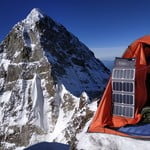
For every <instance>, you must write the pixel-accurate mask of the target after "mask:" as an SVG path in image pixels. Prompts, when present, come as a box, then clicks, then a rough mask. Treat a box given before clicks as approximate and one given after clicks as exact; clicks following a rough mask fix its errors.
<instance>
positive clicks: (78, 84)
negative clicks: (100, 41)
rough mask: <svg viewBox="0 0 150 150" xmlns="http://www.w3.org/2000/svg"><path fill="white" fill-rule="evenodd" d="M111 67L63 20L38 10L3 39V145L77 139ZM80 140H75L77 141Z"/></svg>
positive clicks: (0, 97) (0, 136)
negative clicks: (54, 19)
mask: <svg viewBox="0 0 150 150" xmlns="http://www.w3.org/2000/svg"><path fill="white" fill-rule="evenodd" d="M108 77H109V70H108V69H107V68H106V67H105V66H104V65H103V64H102V63H101V62H100V61H99V60H98V59H96V58H95V57H94V54H93V53H92V52H91V51H90V50H89V49H88V48H87V47H86V46H85V45H84V44H83V43H81V42H80V41H79V40H78V38H76V37H75V36H74V35H73V34H71V33H70V32H68V31H67V29H66V28H65V27H63V26H62V25H61V24H58V23H56V22H55V21H53V20H52V19H51V18H50V17H48V16H46V15H44V14H43V13H41V12H40V10H38V9H33V10H32V11H31V12H30V14H29V15H28V16H27V17H26V19H24V20H23V21H21V22H19V23H17V24H16V25H15V26H14V27H13V28H12V30H11V31H10V33H9V34H8V35H7V37H6V38H5V39H4V40H3V41H2V43H1V44H0V141H2V142H1V146H0V148H1V149H5V148H7V149H14V148H16V147H22V146H24V147H26V146H28V145H30V144H33V143H36V142H38V141H41V140H45V141H59V142H63V143H69V144H71V145H72V146H73V147H74V146H75V142H77V139H76V134H77V133H79V132H81V130H82V128H83V126H84V125H85V123H86V122H87V121H88V120H89V118H91V116H92V111H91V110H90V108H89V107H88V104H87V101H92V100H93V99H94V98H96V97H99V96H100V95H101V92H102V91H103V89H104V86H105V84H106V82H107V79H108ZM72 141H74V142H72Z"/></svg>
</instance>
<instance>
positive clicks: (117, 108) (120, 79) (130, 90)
mask: <svg viewBox="0 0 150 150" xmlns="http://www.w3.org/2000/svg"><path fill="white" fill-rule="evenodd" d="M135 63H136V62H135V59H124V58H116V59H115V65H114V68H113V71H112V102H113V115H117V116H124V117H129V118H133V117H134V107H135Z"/></svg>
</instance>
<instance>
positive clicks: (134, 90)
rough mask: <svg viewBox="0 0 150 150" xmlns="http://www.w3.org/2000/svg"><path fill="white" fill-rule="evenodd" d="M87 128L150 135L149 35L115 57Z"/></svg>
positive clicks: (149, 136) (139, 136)
mask: <svg viewBox="0 0 150 150" xmlns="http://www.w3.org/2000/svg"><path fill="white" fill-rule="evenodd" d="M88 132H101V133H109V134H115V135H121V136H128V137H133V138H144V139H150V36H144V37H142V38H140V39H138V40H136V41H135V42H133V43H132V44H131V45H130V46H128V48H127V49H126V51H125V52H124V54H123V56H122V58H116V59H115V63H114V68H113V71H112V76H111V78H110V80H109V82H108V84H107V86H106V89H105V91H104V94H103V96H102V98H101V100H100V103H99V106H98V108H97V111H96V113H95V115H94V118H93V120H92V122H91V124H90V126H89V129H88Z"/></svg>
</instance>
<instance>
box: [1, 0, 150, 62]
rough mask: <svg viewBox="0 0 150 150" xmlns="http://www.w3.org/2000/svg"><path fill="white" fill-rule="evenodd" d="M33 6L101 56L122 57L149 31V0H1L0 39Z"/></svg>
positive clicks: (97, 55) (103, 57) (102, 57)
mask: <svg viewBox="0 0 150 150" xmlns="http://www.w3.org/2000/svg"><path fill="white" fill-rule="evenodd" d="M32 8H40V9H41V10H42V11H43V12H44V13H46V14H47V15H48V16H50V17H51V18H53V19H54V20H56V21H57V22H59V23H61V24H63V25H64V26H65V27H66V28H67V29H68V30H69V31H70V32H72V33H73V34H74V35H76V36H77V37H78V38H79V39H80V40H81V41H82V42H83V43H85V44H86V45H87V46H88V47H89V48H90V49H92V51H94V53H95V55H96V57H98V58H101V59H106V58H107V59H108V58H111V57H114V56H121V54H122V52H123V51H124V50H125V48H126V47H127V46H128V45H129V44H130V43H131V42H133V41H134V40H136V39H137V38H139V37H141V36H144V35H147V34H150V0H13V1H11V0H1V4H0V20H1V21H0V41H2V40H3V39H4V37H5V36H6V34H7V33H8V32H9V31H10V29H11V28H12V27H13V25H14V24H16V23H17V22H18V21H20V20H22V19H24V18H25V17H26V16H27V14H28V13H29V12H30V11H31V9H32Z"/></svg>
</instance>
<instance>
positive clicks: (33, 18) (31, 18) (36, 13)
mask: <svg viewBox="0 0 150 150" xmlns="http://www.w3.org/2000/svg"><path fill="white" fill-rule="evenodd" d="M44 17H45V15H44V13H43V12H42V11H41V10H40V9H39V8H33V9H32V10H31V12H30V13H29V14H28V16H27V17H26V19H25V22H26V23H29V24H33V23H35V22H37V21H39V20H40V19H41V18H44Z"/></svg>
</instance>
